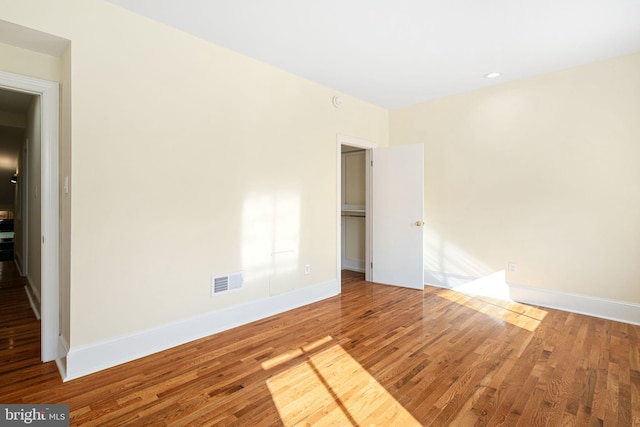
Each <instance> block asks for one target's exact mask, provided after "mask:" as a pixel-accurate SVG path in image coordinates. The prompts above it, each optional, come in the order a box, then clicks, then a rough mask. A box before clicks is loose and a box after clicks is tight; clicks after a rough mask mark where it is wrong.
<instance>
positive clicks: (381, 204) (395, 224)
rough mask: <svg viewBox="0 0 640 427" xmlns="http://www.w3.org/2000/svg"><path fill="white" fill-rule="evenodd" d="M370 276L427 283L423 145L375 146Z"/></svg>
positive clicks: (417, 285)
mask: <svg viewBox="0 0 640 427" xmlns="http://www.w3.org/2000/svg"><path fill="white" fill-rule="evenodd" d="M371 154H372V160H373V166H372V171H371V182H372V186H371V187H372V194H371V221H372V229H373V230H372V242H371V246H372V247H371V251H372V257H371V258H372V264H373V267H372V279H371V280H372V281H373V282H376V283H384V284H389V285H397V286H403V287H408V288H415V289H421V290H422V289H424V267H423V260H422V258H423V256H422V253H423V227H422V226H423V212H424V146H423V145H422V144H413V145H403V146H398V147H385V148H374V149H372V153H371Z"/></svg>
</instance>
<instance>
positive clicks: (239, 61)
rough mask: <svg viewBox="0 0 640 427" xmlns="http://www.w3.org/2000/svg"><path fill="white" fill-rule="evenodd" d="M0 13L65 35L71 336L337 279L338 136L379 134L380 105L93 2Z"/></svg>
mask: <svg viewBox="0 0 640 427" xmlns="http://www.w3.org/2000/svg"><path fill="white" fill-rule="evenodd" d="M36 8H37V9H38V10H39V13H38V14H37V15H36V14H33V10H34V9H36ZM0 14H1V15H2V16H3V19H5V20H8V21H10V22H13V23H16V24H19V25H23V26H26V27H29V28H35V29H37V30H39V31H43V32H47V33H51V34H54V35H56V36H59V37H63V38H67V39H69V40H71V52H70V54H69V64H70V69H69V70H67V71H65V72H64V73H65V74H68V75H70V76H71V82H72V91H71V92H70V94H69V95H70V100H69V104H67V107H65V106H64V104H63V114H65V110H64V108H70V112H71V114H70V115H71V118H70V131H69V134H68V135H66V136H65V134H64V129H63V139H65V138H67V137H68V138H69V139H70V140H71V141H72V146H70V147H66V148H64V147H63V148H62V150H67V151H66V152H69V153H70V156H71V162H70V164H68V165H63V166H62V167H63V168H66V169H68V170H73V182H72V191H71V195H70V202H69V203H70V204H69V205H66V203H67V202H66V201H63V208H62V209H65V208H64V206H67V208H69V212H71V214H70V223H69V227H70V233H71V243H70V260H69V277H70V280H69V282H70V296H69V301H70V312H71V313H70V314H71V316H70V341H71V346H72V348H73V347H76V346H81V345H87V344H91V343H95V342H99V341H101V340H105V339H109V338H113V337H116V336H120V335H122V334H127V333H133V332H136V331H140V330H144V329H146V328H150V327H153V326H157V325H160V324H164V323H167V322H171V321H174V320H178V319H182V318H185V317H189V316H194V315H197V314H201V313H205V312H207V311H210V310H214V309H217V308H221V307H225V306H229V305H233V304H238V303H241V302H246V301H249V300H255V299H258V298H264V297H268V296H269V295H273V294H275V293H278V292H279V291H280V290H281V289H283V288H290V289H295V288H303V287H307V286H310V285H313V284H318V283H322V282H325V281H330V280H336V279H337V278H336V277H335V272H336V253H335V251H336V234H335V230H336V226H337V224H336V223H335V222H336V212H335V210H336V202H335V201H336V198H337V195H336V194H335V191H336V182H335V180H336V171H337V167H338V165H337V164H336V134H338V133H340V134H346V135H353V136H357V137H360V138H363V139H367V140H371V141H375V142H376V143H378V144H380V145H386V144H387V137H388V114H387V112H386V111H385V110H383V109H381V108H378V107H375V106H372V105H370V104H366V103H364V102H361V101H358V100H356V99H353V98H350V97H348V96H346V95H341V96H342V97H343V99H344V103H343V104H342V106H341V107H340V108H339V109H336V108H334V107H333V105H332V104H331V97H332V96H333V95H335V94H336V93H335V92H334V91H332V90H329V89H327V88H325V87H322V86H320V85H318V84H315V83H311V82H309V81H306V80H303V79H301V78H298V77H296V76H293V75H291V74H288V73H285V72H282V71H280V70H278V69H275V68H273V67H271V66H268V65H265V64H262V63H260V62H257V61H255V60H252V59H248V58H246V57H243V56H241V55H238V54H236V53H233V52H230V51H228V50H225V49H223V48H220V47H217V46H215V45H212V44H209V43H206V42H204V41H202V40H200V39H198V38H195V37H192V36H189V35H186V34H184V33H182V32H179V31H177V30H174V29H171V28H169V27H166V26H164V25H162V24H159V23H155V22H152V21H150V20H147V19H145V18H142V17H139V16H137V15H134V14H132V13H130V12H128V11H125V10H123V9H120V8H117V7H115V6H113V5H111V4H107V3H105V2H102V1H94V0H91V1H24V2H9V1H4V2H0ZM114 28H117V31H114ZM64 90H65V89H64V88H63V97H64ZM63 99H64V98H63ZM63 102H64V101H63ZM62 120H63V124H64V120H65V118H64V117H63V119H62ZM67 120H69V118H67ZM63 144H64V142H63ZM289 249H291V250H293V253H294V254H295V256H294V257H293V258H292V259H289V260H287V262H290V265H288V266H287V267H288V268H287V269H286V270H278V271H283V275H286V283H282V282H283V279H282V277H277V274H276V273H275V271H276V270H275V269H274V259H273V256H272V252H273V251H274V250H289ZM307 263H308V264H311V266H312V268H311V271H312V274H310V275H304V274H303V266H304V264H307ZM234 271H243V272H244V276H245V288H244V290H243V291H242V292H235V293H231V294H228V295H225V296H219V297H216V298H210V297H209V292H210V276H211V275H213V274H224V273H230V272H234ZM274 274H276V275H275V276H274ZM283 277H284V276H283ZM271 283H278V286H279V288H278V289H272V288H271V286H270V284H271Z"/></svg>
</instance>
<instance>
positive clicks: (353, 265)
mask: <svg viewBox="0 0 640 427" xmlns="http://www.w3.org/2000/svg"><path fill="white" fill-rule="evenodd" d="M340 268H341V269H342V270H350V271H357V272H358V273H364V261H358V260H353V259H347V258H343V259H342V263H341V265H340Z"/></svg>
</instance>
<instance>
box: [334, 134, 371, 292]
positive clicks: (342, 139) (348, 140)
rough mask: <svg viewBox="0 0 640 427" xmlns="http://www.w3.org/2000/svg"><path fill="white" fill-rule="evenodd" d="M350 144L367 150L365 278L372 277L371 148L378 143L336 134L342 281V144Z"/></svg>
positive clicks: (339, 254) (337, 224)
mask: <svg viewBox="0 0 640 427" xmlns="http://www.w3.org/2000/svg"><path fill="white" fill-rule="evenodd" d="M343 145H349V146H351V147H358V148H362V149H363V150H365V164H366V165H367V167H365V220H364V223H365V225H364V227H365V251H364V252H365V260H364V278H365V280H370V278H371V233H372V232H373V230H372V229H371V168H370V167H369V166H368V165H370V164H371V149H372V148H376V147H377V144H376V143H374V142H371V141H367V140H365V139H360V138H355V137H352V136H347V135H341V134H337V135H336V183H337V185H336V243H337V248H336V258H337V260H336V266H337V270H336V280H338V283H340V279H341V275H342V230H341V224H342V198H341V197H340V195H341V192H342V166H341V163H342V146H343Z"/></svg>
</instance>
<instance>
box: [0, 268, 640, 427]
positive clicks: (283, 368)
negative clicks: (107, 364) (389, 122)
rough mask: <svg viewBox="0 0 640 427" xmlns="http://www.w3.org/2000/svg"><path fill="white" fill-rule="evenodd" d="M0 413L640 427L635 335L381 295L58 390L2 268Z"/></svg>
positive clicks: (345, 295) (563, 317)
mask: <svg viewBox="0 0 640 427" xmlns="http://www.w3.org/2000/svg"><path fill="white" fill-rule="evenodd" d="M2 274H6V275H7V280H6V281H5V283H8V285H7V286H5V287H0V297H1V299H0V305H1V307H0V308H1V310H0V402H2V403H67V404H69V405H70V407H71V425H83V426H103V425H108V426H129V425H131V426H140V425H144V426H148V425H154V426H156V425H157V426H165V425H174V426H193V425H197V426H212V425H238V426H291V425H370V424H376V425H393V426H395V425H401V426H410V425H433V426H448V425H452V426H465V427H466V426H472V425H478V426H500V425H504V426H515V425H524V426H535V425H548V426H573V425H575V426H583V425H584V426H591V425H606V426H609V425H612V426H625V427H627V426H640V327H639V326H634V325H628V324H623V323H619V322H613V321H610V320H604V319H597V318H593V317H589V316H583V315H579V314H574V313H566V312H562V311H558V310H552V309H546V308H541V307H534V306H528V305H525V304H519V303H514V302H509V301H500V300H496V299H493V298H487V297H473V296H470V295H464V294H459V293H456V292H453V291H451V290H446V289H439V288H433V287H428V286H427V287H425V290H424V292H420V291H415V290H411V289H403V288H397V287H391V286H384V285H378V284H374V283H370V282H365V281H364V280H363V275H362V274H360V273H353V272H344V275H343V284H342V294H341V295H339V296H336V297H334V298H330V299H327V300H324V301H321V302H318V303H315V304H310V305H308V306H305V307H301V308H299V309H296V310H292V311H290V312H287V313H282V314H280V315H277V316H272V317H269V318H266V319H262V320H260V321H257V322H254V323H252V324H250V325H245V326H242V327H239V328H235V329H232V330H229V331H225V332H222V333H219V334H216V335H214V336H211V337H207V338H203V339H201V340H197V341H194V342H191V343H188V344H185V345H183V346H179V347H176V348H172V349H169V350H167V351H164V352H161V353H157V354H154V355H151V356H148V357H145V358H142V359H139V360H135V361H133V362H130V363H127V364H123V365H120V366H117V367H114V368H111V369H108V370H105V371H102V372H99V373H96V374H93V375H89V376H87V377H83V378H80V379H77V380H74V381H69V382H66V383H63V382H62V381H61V380H60V378H59V377H58V375H57V370H56V367H55V364H53V363H46V364H43V363H40V362H39V342H40V324H39V322H38V321H37V319H36V318H35V317H34V315H33V313H32V312H31V309H30V306H29V302H28V300H27V296H26V293H25V291H24V289H23V288H21V287H17V286H16V285H15V284H16V281H19V280H22V279H21V278H20V277H19V275H16V272H15V271H13V269H12V266H11V265H5V264H4V263H2V265H0V283H1V282H2V277H1V276H2Z"/></svg>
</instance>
